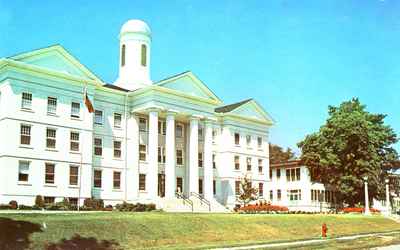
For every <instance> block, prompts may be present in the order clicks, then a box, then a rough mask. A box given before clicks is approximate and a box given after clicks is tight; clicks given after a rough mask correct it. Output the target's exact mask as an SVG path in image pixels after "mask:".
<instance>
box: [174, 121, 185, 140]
mask: <svg viewBox="0 0 400 250" xmlns="http://www.w3.org/2000/svg"><path fill="white" fill-rule="evenodd" d="M178 127H180V128H181V130H180V133H178V131H179V129H178ZM175 137H178V138H182V137H183V124H180V123H177V124H176V126H175Z"/></svg>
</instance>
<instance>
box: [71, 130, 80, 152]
mask: <svg viewBox="0 0 400 250" xmlns="http://www.w3.org/2000/svg"><path fill="white" fill-rule="evenodd" d="M70 150H71V151H74V152H78V151H79V133H78V132H71V134H70Z"/></svg>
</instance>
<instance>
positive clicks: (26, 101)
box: [21, 92, 32, 109]
mask: <svg viewBox="0 0 400 250" xmlns="http://www.w3.org/2000/svg"><path fill="white" fill-rule="evenodd" d="M21 108H23V109H31V108H32V94H31V93H27V92H23V93H22V102H21Z"/></svg>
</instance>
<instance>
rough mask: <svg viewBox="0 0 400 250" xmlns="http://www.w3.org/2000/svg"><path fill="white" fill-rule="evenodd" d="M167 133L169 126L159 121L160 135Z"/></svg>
mask: <svg viewBox="0 0 400 250" xmlns="http://www.w3.org/2000/svg"><path fill="white" fill-rule="evenodd" d="M166 131H167V126H166V123H165V122H164V121H158V134H160V135H165V134H166Z"/></svg>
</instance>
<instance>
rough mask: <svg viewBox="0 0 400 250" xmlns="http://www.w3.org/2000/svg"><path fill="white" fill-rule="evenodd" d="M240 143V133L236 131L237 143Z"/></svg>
mask: <svg viewBox="0 0 400 250" xmlns="http://www.w3.org/2000/svg"><path fill="white" fill-rule="evenodd" d="M239 144H240V135H239V133H235V145H239Z"/></svg>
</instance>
